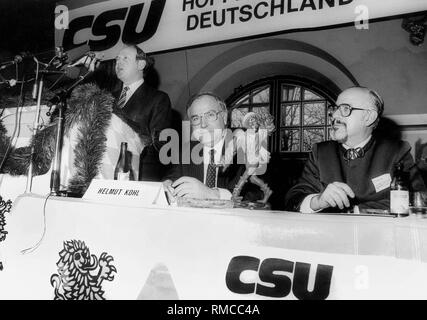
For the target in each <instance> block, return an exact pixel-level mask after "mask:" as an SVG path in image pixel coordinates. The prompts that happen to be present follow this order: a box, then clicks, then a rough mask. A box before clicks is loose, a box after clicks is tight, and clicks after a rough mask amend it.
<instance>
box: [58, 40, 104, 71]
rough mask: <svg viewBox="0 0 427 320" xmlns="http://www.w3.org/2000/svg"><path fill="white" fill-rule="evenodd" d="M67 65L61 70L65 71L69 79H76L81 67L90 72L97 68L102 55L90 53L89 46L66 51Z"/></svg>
mask: <svg viewBox="0 0 427 320" xmlns="http://www.w3.org/2000/svg"><path fill="white" fill-rule="evenodd" d="M65 55H66V56H67V64H66V65H65V67H64V68H62V70H65V72H66V75H67V76H68V77H69V78H72V79H75V78H78V76H79V73H80V69H81V67H85V68H87V69H88V71H89V72H92V71H94V70H95V69H96V67H98V65H99V61H100V60H102V58H103V54H100V53H96V52H93V51H90V48H89V46H88V45H87V44H86V45H83V46H80V47H78V48H75V49H72V50H69V51H67V53H66V54H65Z"/></svg>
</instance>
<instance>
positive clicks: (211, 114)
mask: <svg viewBox="0 0 427 320" xmlns="http://www.w3.org/2000/svg"><path fill="white" fill-rule="evenodd" d="M221 112H222V110H220V111H213V110H211V111H208V112H205V113H204V114H195V115H194V116H191V117H190V123H191V125H193V126H198V125H199V124H200V123H201V122H202V118H204V119H205V121H207V122H214V121H216V120H218V115H219V114H220V113H221Z"/></svg>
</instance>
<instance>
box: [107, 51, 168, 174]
mask: <svg viewBox="0 0 427 320" xmlns="http://www.w3.org/2000/svg"><path fill="white" fill-rule="evenodd" d="M152 64H153V60H152V58H151V57H149V56H147V55H146V54H145V52H144V51H143V50H142V49H141V48H139V47H138V46H136V45H131V44H128V45H127V44H125V45H124V46H123V48H122V49H121V50H120V52H119V54H118V55H117V57H116V65H115V71H116V74H117V77H118V78H119V79H120V80H121V81H122V82H123V86H122V90H121V92H120V94H118V95H117V103H116V105H115V107H114V113H115V114H116V115H117V116H119V117H120V118H121V119H123V120H124V121H125V122H126V123H127V124H128V125H129V126H130V127H131V128H133V129H134V130H135V131H136V132H137V133H138V134H139V135H140V136H141V137H142V138H143V141H147V140H148V141H149V145H148V146H145V147H144V150H143V152H142V154H141V156H140V165H139V177H138V178H139V180H151V181H160V180H161V178H162V175H163V173H164V172H165V168H164V166H163V165H162V164H161V162H160V160H159V150H160V147H161V143H160V142H159V134H160V132H161V131H162V130H163V129H165V128H170V127H171V123H172V109H171V103H170V99H169V96H168V95H167V94H166V93H164V92H162V91H159V90H157V89H154V88H152V87H150V86H149V85H147V84H146V83H145V82H144V75H145V73H146V70H147V69H148V68H150V67H151V66H152Z"/></svg>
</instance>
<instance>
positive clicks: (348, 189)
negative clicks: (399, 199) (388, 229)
mask: <svg viewBox="0 0 427 320" xmlns="http://www.w3.org/2000/svg"><path fill="white" fill-rule="evenodd" d="M383 110H384V102H383V99H382V98H381V97H380V96H379V95H378V94H377V93H376V92H375V91H373V90H370V89H368V88H364V87H352V88H349V89H347V90H344V91H343V92H342V93H341V94H340V95H339V96H338V99H337V102H336V106H333V107H331V108H330V110H329V111H330V116H331V118H332V119H331V120H332V121H331V122H332V125H331V138H332V140H333V141H325V142H321V143H316V144H314V145H313V149H312V152H311V154H310V156H309V159H308V160H307V162H306V165H305V167H304V170H303V173H302V176H301V178H300V179H299V181H298V183H297V184H296V185H295V186H294V187H292V188H291V189H290V190H289V192H288V194H287V195H286V200H285V202H286V209H287V210H290V211H300V212H304V213H312V212H319V211H327V212H335V211H346V210H347V209H348V208H350V209H352V207H353V206H356V205H357V206H358V208H359V209H360V210H361V211H363V210H365V209H383V210H387V209H389V206H390V182H391V178H392V175H393V170H394V166H395V164H397V163H399V162H401V163H403V167H404V171H406V172H408V173H409V182H410V188H411V189H412V190H413V191H420V190H425V186H424V183H423V181H422V178H421V176H420V174H419V172H418V170H417V167H416V166H415V163H414V160H413V158H412V156H411V153H410V151H411V147H410V145H409V144H408V143H407V142H405V141H401V140H391V139H388V138H384V137H379V136H378V135H377V134H375V131H374V129H375V128H376V126H377V124H378V122H379V120H380V117H381V115H382V113H383Z"/></svg>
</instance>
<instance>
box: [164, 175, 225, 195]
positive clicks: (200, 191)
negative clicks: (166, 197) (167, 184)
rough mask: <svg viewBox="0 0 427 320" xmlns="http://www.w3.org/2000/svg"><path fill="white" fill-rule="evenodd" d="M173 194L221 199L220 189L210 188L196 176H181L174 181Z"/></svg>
mask: <svg viewBox="0 0 427 320" xmlns="http://www.w3.org/2000/svg"><path fill="white" fill-rule="evenodd" d="M171 187H172V188H173V192H172V195H173V196H174V197H185V198H195V199H219V198H220V193H219V190H218V189H213V188H209V187H207V186H206V185H204V184H203V183H202V182H200V181H199V180H198V179H196V178H192V177H181V178H179V179H178V180H176V181H175V182H174V183H172V185H171Z"/></svg>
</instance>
